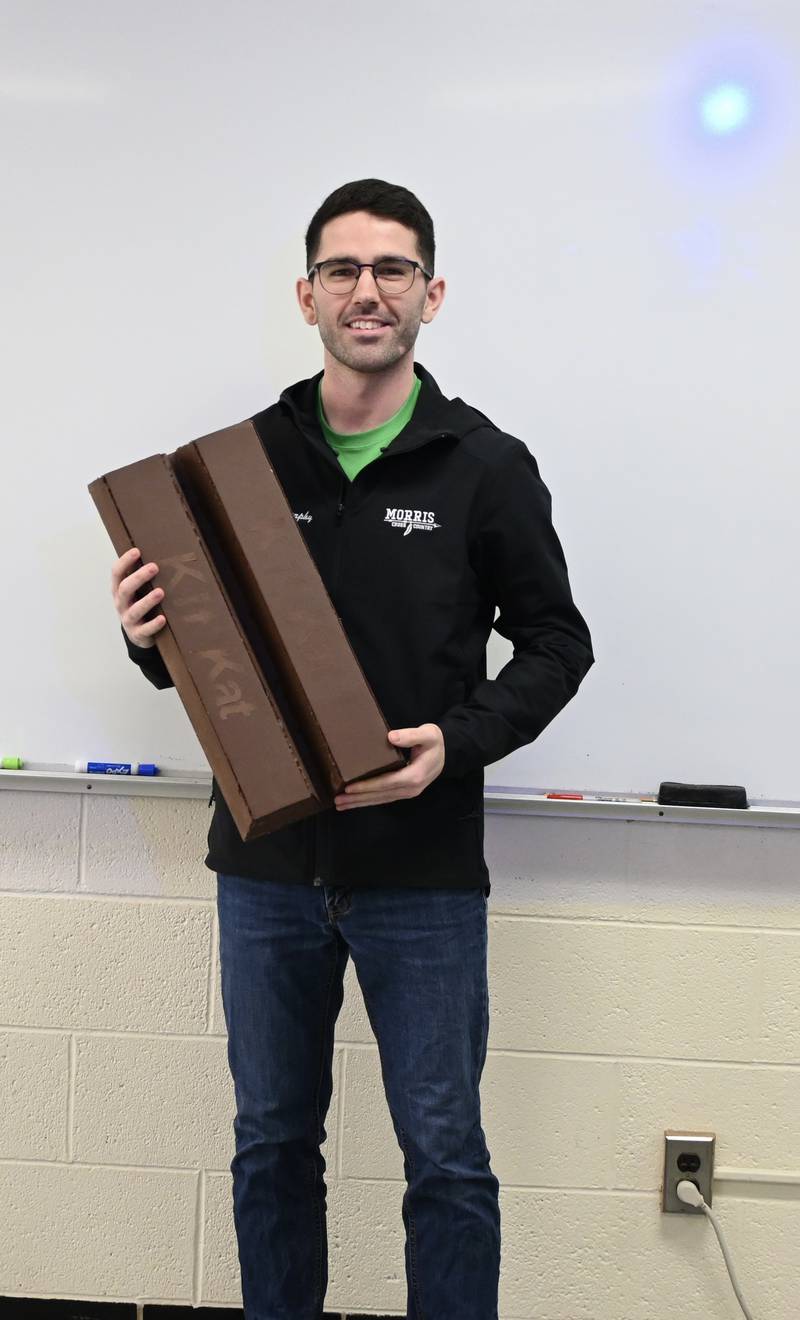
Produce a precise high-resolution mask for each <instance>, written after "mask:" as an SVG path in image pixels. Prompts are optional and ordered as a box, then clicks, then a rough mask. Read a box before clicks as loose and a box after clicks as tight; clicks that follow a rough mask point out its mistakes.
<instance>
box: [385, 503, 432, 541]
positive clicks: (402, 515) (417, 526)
mask: <svg viewBox="0 0 800 1320" xmlns="http://www.w3.org/2000/svg"><path fill="white" fill-rule="evenodd" d="M435 519H436V515H435V514H434V513H432V512H429V511H426V510H425V509H387V510H386V517H385V518H384V520H383V521H384V522H388V523H391V525H392V527H404V528H405V531H404V532H403V536H408V534H409V532H432V531H434V530H435V529H436V528H437V527H441V525H442V524H441V523H437V522H436V521H435Z"/></svg>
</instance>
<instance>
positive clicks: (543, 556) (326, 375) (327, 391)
mask: <svg viewBox="0 0 800 1320" xmlns="http://www.w3.org/2000/svg"><path fill="white" fill-rule="evenodd" d="M306 256H307V266H306V270H307V272H308V274H307V277H306V278H302V279H299V280H298V281H297V299H298V303H299V305H300V310H301V312H302V314H303V317H304V318H305V320H306V323H307V324H308V325H316V326H317V327H318V329H319V333H320V338H321V339H322V343H323V346H324V369H323V370H322V371H321V372H319V373H318V374H317V375H316V376H313V377H312V378H311V379H310V380H304V381H299V382H298V383H296V384H295V385H292V386H290V387H289V388H288V389H286V390H284V392H283V393H282V394H281V396H280V400H279V401H278V402H277V403H275V404H273V405H272V406H270V407H269V408H267V409H265V410H264V411H263V412H261V413H258V414H257V415H256V416H255V417H254V418H253V419H252V420H253V422H254V424H255V426H256V429H257V430H258V432H259V435H260V436H261V439H262V442H263V444H264V446H265V449H266V451H267V453H268V455H269V458H270V461H271V463H272V465H273V467H274V468H275V471H276V473H277V475H278V477H279V479H280V481H281V483H282V485H283V488H284V491H285V492H286V496H287V499H288V500H289V503H290V505H291V507H292V509H293V511H294V514H295V517H296V519H297V520H298V526H299V527H300V529H301V531H302V532H303V535H304V537H305V539H306V542H307V544H308V547H309V550H310V552H311V554H312V555H313V557H314V559H315V561H316V564H317V566H318V568H319V571H320V573H321V575H322V578H323V580H324V582H325V585H326V587H327V589H328V592H329V594H330V596H331V599H332V601H333V604H334V606H335V608H336V610H337V613H338V614H339V616H340V618H341V620H342V623H343V626H344V628H345V631H346V633H347V635H348V637H349V639H350V642H351V644H352V646H353V649H354V651H355V653H356V655H357V657H358V659H359V661H360V663H361V666H362V668H363V670H364V672H365V674H366V677H367V679H368V681H369V683H370V685H371V687H372V689H373V691H374V693H375V695H376V697H377V700H378V702H379V704H380V706H381V708H382V710H383V712H384V714H385V716H386V718H387V721H388V723H389V725H390V729H391V732H390V733H389V735H388V736H389V738H390V739H391V741H392V742H393V743H394V745H395V746H397V747H400V748H405V749H406V751H407V755H408V762H407V764H406V766H405V767H404V768H402V769H400V770H397V771H393V772H392V773H390V774H384V775H380V776H377V777H375V778H372V779H369V780H365V781H363V782H360V783H354V784H351V785H349V787H348V788H347V789H346V791H345V792H344V793H342V794H340V795H339V796H338V797H337V798H336V801H335V805H334V807H333V808H331V809H330V810H327V811H324V812H322V813H319V814H318V815H316V816H315V817H312V818H311V819H310V820H303V821H300V822H298V823H296V824H294V825H290V826H289V827H287V828H284V829H281V830H278V831H276V832H275V833H273V834H270V835H268V836H266V837H265V838H262V839H258V840H254V841H253V842H251V843H248V844H244V843H242V841H241V838H240V837H239V835H238V832H237V830H236V828H235V826H234V824H233V821H232V819H231V816H230V813H229V811H228V809H227V806H226V804H225V802H224V800H223V799H222V797H221V795H220V794H219V793H218V792H217V791H216V788H214V789H212V798H213V800H214V802H215V812H214V816H213V820H212V824H211V828H210V831H209V851H208V855H207V857H206V865H207V866H209V867H210V868H211V869H212V870H214V871H215V872H216V874H217V909H218V913H219V923H220V959H221V971H222V994H223V1004H224V1009H225V1018H226V1023H227V1028H228V1059H229V1064H230V1068H231V1073H232V1076H233V1079H234V1084H235V1091H236V1106H237V1112H236V1118H235V1121H234V1132H235V1137H236V1154H235V1156H234V1159H233V1161H232V1163H231V1171H232V1174H233V1208H234V1220H235V1226H236V1233H237V1238H238V1247H239V1261H240V1265H241V1276H242V1293H243V1299H244V1306H245V1316H246V1320H279V1318H280V1320H288V1318H289V1317H291V1320H318V1317H319V1316H320V1315H321V1313H322V1307H323V1302H324V1296H325V1289H326V1286H327V1278H328V1274H327V1237H326V1189H325V1182H324V1176H323V1175H324V1171H325V1161H324V1159H323V1157H322V1155H321V1153H320V1149H319V1147H320V1144H321V1142H322V1141H323V1140H324V1139H325V1135H326V1134H325V1128H324V1120H325V1117H326V1114H327V1110H328V1105H329V1101H330V1098H331V1090H332V1080H331V1060H332V1054H333V1038H334V1023H335V1021H336V1016H337V1013H338V1011H339V1008H340V1006H341V1002H342V978H343V974H344V971H345V966H346V963H347V959H348V957H350V956H352V958H353V961H354V964H355V970H356V973H357V976H358V980H359V983H360V986H361V990H362V992H363V996H364V1002H365V1005H366V1009H367V1012H368V1014H369V1018H370V1022H371V1024H372V1028H373V1030H374V1032H375V1036H376V1039H377V1042H378V1048H379V1053H380V1062H381V1068H382V1074H383V1082H384V1087H385V1091H386V1097H387V1101H388V1104H389V1109H390V1113H391V1117H392V1121H393V1124H394V1128H395V1132H396V1135H397V1140H398V1143H399V1145H400V1148H401V1150H402V1152H403V1156H404V1164H405V1174H406V1181H407V1187H406V1192H405V1196H404V1199H403V1222H404V1225H405V1232H406V1240H405V1265H406V1278H407V1285H408V1312H407V1313H408V1317H409V1320H495V1318H496V1316H497V1284H498V1274H499V1263H500V1215H499V1207H498V1183H497V1179H496V1178H495V1176H494V1174H493V1173H492V1171H491V1168H490V1164H489V1152H488V1151H487V1148H486V1142H485V1138H484V1133H483V1129H482V1127H481V1119H480V1100H479V1089H478V1088H479V1081H480V1076H481V1072H482V1069H483V1064H484V1060H485V1056H486V1040H487V1030H488V994H487V978H486V927H487V896H488V894H489V890H490V884H489V878H488V872H487V869H486V864H485V861H484V857H483V768H484V766H486V765H488V764H490V763H492V762H494V761H497V760H499V759H500V758H501V757H502V756H505V755H506V754H507V753H509V752H511V751H513V750H514V749H515V748H517V747H521V746H522V745H523V744H525V743H528V742H530V741H532V740H533V739H534V738H536V737H537V736H538V734H539V733H540V732H541V730H542V729H543V728H544V727H545V725H547V724H548V723H549V722H550V720H551V719H552V718H553V717H554V716H555V715H556V714H557V713H558V711H559V710H560V709H561V708H562V707H563V706H564V705H565V704H566V703H567V701H569V700H570V698H571V697H572V696H573V695H574V693H575V692H576V691H577V688H578V686H579V684H580V682H581V680H582V679H583V677H584V675H585V674H586V672H587V671H588V669H589V668H590V666H591V664H592V663H593V656H592V650H591V642H590V638H589V633H588V630H587V628H586V624H585V623H584V620H583V618H582V617H581V615H580V614H579V612H578V610H577V609H576V607H575V605H574V604H573V601H572V595H571V592H570V587H569V582H568V578H567V570H566V565H565V562H564V557H563V554H562V551H561V546H560V544H559V541H558V538H557V536H556V534H555V532H554V530H553V527H552V524H551V521H550V497H549V494H548V491H547V489H546V487H545V486H544V485H543V483H542V481H541V480H540V478H539V474H538V469H537V466H536V463H535V460H534V459H533V457H532V456H531V454H530V452H529V451H528V449H527V448H526V446H525V445H524V444H523V442H522V441H520V440H517V439H515V438H513V437H512V436H509V435H507V434H505V433H504V432H502V431H500V430H499V429H498V428H497V427H496V426H495V425H494V424H493V423H492V422H490V421H489V420H488V418H486V417H485V416H484V415H483V414H482V413H480V412H478V411H477V410H476V409H475V408H473V407H470V406H468V405H467V404H466V403H464V402H463V401H462V400H461V399H458V398H457V399H453V400H450V399H447V398H445V397H444V395H443V394H442V393H441V391H440V390H439V388H438V386H437V384H436V382H435V380H434V379H433V377H432V376H431V375H430V374H429V373H428V372H427V371H426V370H425V368H424V367H422V366H421V365H420V364H419V363H415V362H414V357H413V352H414V344H415V342H416V339H417V335H418V333H419V328H420V324H422V323H425V324H428V323H430V322H431V321H432V320H433V318H434V317H435V316H436V315H437V313H438V311H439V309H440V307H441V305H442V301H443V299H444V293H445V282H444V280H443V279H442V278H441V277H435V276H434V273H433V270H434V234H433V224H432V222H431V218H430V216H429V214H428V212H427V211H426V210H425V208H424V207H423V206H422V204H421V203H420V202H419V201H418V199H417V198H416V197H415V196H414V195H413V194H412V193H410V192H408V191H407V190H406V189H405V188H401V187H397V186H394V185H391V184H388V183H385V182H384V181H382V180H379V179H363V180H359V181H357V182H354V183H350V184H346V185H344V186H343V187H341V188H339V189H337V190H336V191H335V192H334V193H332V194H331V195H330V196H329V197H328V198H327V199H326V201H325V202H323V204H322V206H321V207H320V208H319V210H318V211H317V213H316V215H315V216H314V218H313V219H312V221H311V224H310V226H309V229H308V231H307V234H306ZM138 558H139V553H138V550H131V551H129V552H128V554H127V555H123V556H122V557H121V559H119V560H118V562H117V564H116V565H115V567H114V570H113V591H114V597H115V602H116V607H117V611H118V613H119V616H120V619H121V622H122V626H123V630H124V632H125V635H126V638H127V643H128V650H129V653H130V656H131V658H132V659H133V660H134V661H135V662H136V663H137V664H138V665H140V667H141V669H142V670H143V672H144V673H145V675H146V676H147V677H148V678H149V679H150V680H151V682H153V683H154V684H155V685H156V687H167V686H169V685H170V679H169V675H168V673H167V670H166V668H165V666H164V664H163V662H162V661H161V659H160V656H159V654H158V652H157V651H156V650H154V649H153V647H154V641H155V638H156V636H157V634H158V632H159V630H160V629H161V628H162V627H163V626H164V622H165V616H164V615H163V614H160V613H157V610H158V609H159V608H160V607H161V606H162V604H163V606H164V608H165V609H167V610H168V608H169V602H168V601H166V602H165V601H164V593H163V591H161V590H160V589H159V588H156V589H155V590H151V591H150V592H148V593H146V594H144V596H143V598H142V599H140V600H136V599H135V594H134V593H135V592H136V591H137V590H138V589H139V588H141V587H144V586H146V584H148V583H149V582H150V580H151V579H152V577H153V576H154V574H155V572H156V571H157V566H156V565H155V564H145V565H143V566H142V567H140V568H138V569H135V564H136V562H137V560H138ZM134 569H135V571H133V570H134ZM496 607H499V610H500V615H499V618H498V619H497V622H496V623H495V624H494V626H495V627H496V628H497V630H498V631H499V632H500V633H502V634H503V636H505V637H508V638H510V639H511V641H512V642H513V644H514V655H513V658H512V659H511V660H510V661H509V663H508V664H507V665H506V666H505V667H504V668H503V670H502V671H501V673H500V674H499V675H498V676H497V678H496V679H494V680H491V681H487V679H486V642H487V639H488V637H489V634H490V632H491V629H492V626H493V620H494V616H495V611H496ZM154 608H155V610H156V613H155V614H154V613H153V611H154ZM268 769H269V767H267V766H265V772H267V773H268ZM364 1246H365V1249H366V1248H368V1243H364Z"/></svg>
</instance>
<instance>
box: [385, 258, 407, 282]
mask: <svg viewBox="0 0 800 1320" xmlns="http://www.w3.org/2000/svg"><path fill="white" fill-rule="evenodd" d="M407 273H408V271H407V269H406V267H405V266H398V265H397V264H396V263H395V262H392V263H391V264H387V265H385V266H379V267H378V274H379V275H386V276H388V278H389V279H398V278H400V277H401V276H403V275H407Z"/></svg>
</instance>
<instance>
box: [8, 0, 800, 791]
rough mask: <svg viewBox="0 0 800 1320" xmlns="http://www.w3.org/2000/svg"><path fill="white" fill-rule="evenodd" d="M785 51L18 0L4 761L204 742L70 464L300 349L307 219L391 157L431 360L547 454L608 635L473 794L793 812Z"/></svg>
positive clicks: (790, 92) (797, 68) (242, 393)
mask: <svg viewBox="0 0 800 1320" xmlns="http://www.w3.org/2000/svg"><path fill="white" fill-rule="evenodd" d="M799 75H800V11H798V10H797V7H796V6H792V5H790V4H789V3H785V4H783V3H781V4H778V3H769V2H768V0H758V3H755V0H753V2H752V3H734V2H733V0H730V3H718V4H714V5H709V4H705V3H688V2H687V0H663V3H648V4H643V3H641V0H639V2H638V3H634V2H633V0H627V2H626V0H608V2H607V3H605V4H603V5H597V4H596V3H593V0H559V3H558V4H552V3H544V2H542V3H538V4H531V3H529V2H526V3H516V2H510V0H505V2H504V0H499V2H498V3H497V4H495V5H492V6H491V7H484V6H481V5H478V4H474V3H466V4H465V3H463V0H459V2H458V3H456V0H446V3H442V4H439V5H435V6H430V5H424V4H422V3H418V2H417V0H410V2H409V3H408V4H406V5H405V6H403V8H402V11H401V12H400V13H399V14H398V15H397V17H395V16H394V15H393V13H392V12H390V11H384V10H381V9H380V8H376V7H375V6H373V5H367V4H364V3H360V2H356V3H351V4H348V5H347V6H345V8H344V10H343V11H341V13H340V14H337V12H336V11H334V10H331V9H330V7H329V6H327V5H322V4H320V3H308V4H305V5H302V6H283V5H281V6H276V5H270V4H265V3H261V2H259V0H238V2H236V3H229V4H226V5H224V6H223V5H219V4H212V3H208V2H206V3H192V4H167V5H164V4H163V3H158V4H156V3H153V2H152V0H145V3H137V5H135V6H134V5H129V6H125V5H121V4H114V5H108V4H106V3H102V2H101V0H97V2H96V3H89V2H87V0H75V3H73V4H71V5H69V6H64V5H62V4H60V3H57V0H49V2H40V3H38V4H36V5H35V6H32V5H30V4H28V3H27V2H25V3H23V2H22V0H16V3H15V2H14V0H6V4H5V5H4V33H3V51H2V57H1V59H0V124H2V155H3V161H4V176H5V178H4V183H5V186H4V204H3V208H2V219H1V220H0V224H2V226H3V242H2V247H1V248H0V263H2V289H3V297H2V313H0V315H1V316H2V331H0V333H2V342H1V343H0V348H2V353H1V354H0V361H1V362H2V374H3V382H2V422H3V424H2V437H3V439H2V443H3V474H4V479H3V486H2V489H3V494H2V527H3V538H4V547H5V565H6V567H5V572H4V573H3V574H2V576H1V577H0V583H1V585H0V600H1V601H2V618H3V623H4V633H5V636H4V647H3V668H4V673H5V676H6V681H5V683H4V685H3V692H4V698H3V707H2V711H0V741H1V743H2V745H1V746H0V754H3V755H19V756H22V757H24V758H26V760H27V761H29V762H38V763H41V764H48V765H70V764H71V763H72V762H73V761H75V760H76V759H81V758H90V757H91V758H107V759H111V758H114V759H125V760H144V761H151V760H152V761H156V762H157V763H159V764H160V765H161V766H162V767H163V768H164V769H165V770H171V771H173V772H180V771H183V770H187V771H189V770H198V769H203V768H204V767H206V761H205V757H204V756H203V753H202V751H201V749H200V747H199V744H198V743H197V741H196V739H195V736H194V734H193V732H192V731H191V728H190V726H189V723H188V719H187V717H186V715H185V713H184V711H183V708H182V706H181V704H180V702H179V700H178V698H177V696H176V694H175V693H174V692H172V691H170V692H160V693H159V692H157V691H156V690H155V689H153V688H152V687H151V686H150V685H149V684H148V683H147V682H145V681H144V680H143V679H142V677H141V675H140V674H139V673H138V672H137V670H136V668H135V667H134V666H133V665H132V664H131V663H130V662H129V661H128V659H127V657H126V654H125V651H124V647H123V644H122V638H121V635H120V632H119V626H118V621H117V618H116V614H115V613H114V611H113V607H112V604H111V597H110V585H109V578H110V567H111V562H112V560H113V557H114V556H113V552H112V549H111V544H110V541H109V540H108V537H107V535H106V533H105V531H104V529H103V527H102V525H101V523H100V520H99V518H98V516H97V514H96V512H95V509H94V506H93V505H92V503H91V500H90V497H89V495H88V492H87V490H86V487H87V485H88V483H89V482H90V481H92V480H93V479H94V478H95V477H97V476H99V475H100V474H101V473H103V472H106V471H108V470H110V469H112V468H115V467H118V466H121V465H122V464H125V463H128V462H133V461H134V460H136V459H138V458H141V457H143V456H145V455H147V454H151V453H157V452H161V451H165V450H172V449H174V448H175V447H176V446H177V445H179V444H182V443H185V442H186V441H188V440H190V439H192V438H194V437H196V436H199V435H203V434H207V433H209V432H211V431H213V430H215V429H217V428H220V427H222V426H225V425H228V424H230V423H232V422H235V421H238V420H241V419H243V418H245V417H248V416H251V415H252V414H253V413H254V412H256V411H258V410H259V409H261V408H264V407H266V406H267V405H268V404H269V403H271V402H272V401H274V400H275V399H276V398H277V396H278V394H279V393H280V391H281V390H282V389H283V388H284V387H285V386H286V385H288V384H290V383H292V382H294V381H296V380H299V379H302V378H304V377H307V376H310V375H312V374H313V373H314V372H316V371H318V370H320V368H321V366H322V346H321V343H320V340H319V337H318V332H317V330H316V329H315V328H310V327H307V326H306V325H305V323H304V322H303V320H302V317H301V315H300V312H299V309H298V307H297V304H296V300H295V293H294V286H295V280H296V278H297V277H298V276H299V275H302V274H304V271H305V267H304V248H303V235H304V232H305V228H306V226H307V224H308V222H309V220H310V218H311V216H312V214H313V212H314V211H315V210H316V208H317V206H318V205H319V204H320V203H321V202H322V200H323V199H324V198H325V197H326V196H327V195H328V193H329V192H331V191H332V190H333V189H334V188H336V187H338V186H339V185H340V184H342V183H344V182H346V181H348V180H351V179H357V178H364V177H370V176H377V177H379V178H384V179H388V180H390V181H391V182H395V183H402V184H403V185H404V186H406V187H408V188H410V189H411V190H412V191H413V192H415V193H416V194H417V196H418V197H419V198H420V199H421V201H422V202H423V203H424V205H425V206H426V207H427V208H428V210H429V211H430V212H431V215H432V217H433V220H434V225H435V230H436V239H437V260H436V273H437V274H438V275H443V276H444V277H445V279H446V281H447V291H446V296H445V301H444V304H443V306H442V308H441V311H440V312H439V315H438V316H437V317H436V319H435V321H434V322H433V323H432V324H431V325H429V326H422V327H421V330H420V335H419V338H418V340H417V345H416V357H417V359H418V360H419V361H420V362H422V363H423V365H424V366H425V367H427V369H428V370H429V371H431V372H432V373H433V375H434V377H435V378H436V379H437V381H438V383H439V385H440V387H441V389H442V390H443V391H444V393H445V394H447V395H449V396H451V397H452V396H456V395H458V396H460V397H462V398H464V399H465V400H466V401H467V402H468V403H471V404H473V405H474V406H476V407H477V408H479V409H480V410H481V411H482V412H484V413H486V414H487V415H488V416H489V417H490V418H491V419H492V420H493V421H494V422H495V423H496V424H497V425H498V426H500V427H501V428H502V429H504V430H506V431H509V432H511V433H512V434H514V435H517V436H519V437H521V438H522V439H523V440H524V441H525V442H526V443H527V444H528V445H529V447H530V448H531V450H532V452H533V453H534V454H535V455H536V457H537V460H538V462H539V465H540V469H541V472H542V476H543V478H544V480H545V482H546V483H547V485H548V486H549V488H550V490H551V492H552V495H553V516H554V522H555V525H556V529H557V531H558V533H559V535H560V537H561V540H562V542H563V545H564V548H565V553H566V557H567V562H568V565H569V569H570V578H571V582H572V586H573V591H574V595H575V598H576V601H577V603H578V605H579V607H580V608H581V610H582V611H583V613H584V614H585V616H586V618H587V621H588V623H589V625H590V628H591V631H592V636H593V641H594V646H595V651H596V655H597V664H596V666H595V668H594V669H593V670H592V671H591V673H590V674H589V676H588V678H587V679H586V681H585V683H584V685H583V687H582V688H581V690H580V692H579V694H578V696H577V697H576V698H575V700H574V701H573V702H572V703H571V705H570V706H569V707H567V709H566V710H565V711H564V712H563V713H562V714H561V715H560V716H559V717H558V718H557V719H556V720H555V721H554V723H553V724H552V725H551V726H550V727H549V728H548V729H547V730H546V731H545V732H544V733H543V734H542V736H541V737H540V738H539V739H538V740H537V741H536V742H535V743H533V744H532V745H530V746H528V747H525V748H522V749H520V750H519V751H518V752H516V753H514V754H513V755H512V756H510V757H507V758H506V759H505V760H504V761H502V762H500V763H499V764H497V765H495V766H492V767H490V768H489V769H488V770H487V775H486V780H487V784H493V785H508V786H522V787H528V788H530V789H533V790H535V789H547V788H561V789H569V788H572V789H575V790H586V791H591V790H596V791H602V790H608V791H614V790H619V791H637V790H641V791H652V790H653V789H654V788H656V787H657V785H658V783H659V782H660V781H661V780H662V779H684V780H698V781H715V782H726V783H742V784H744V785H745V786H746V787H747V789H748V792H749V794H750V796H751V798H753V797H762V798H766V799H773V800H789V801H792V800H800V757H798V755H797V751H796V748H797V744H798V713H797V712H798V702H797V698H796V695H795V687H796V678H797V665H798V656H799V655H800V612H799V611H798V609H797V604H796V595H797V584H798V581H800V550H799V549H798V544H799V540H798V531H797V529H798V515H797V512H796V505H797V490H798V478H800V445H799V443H798V438H799V436H800V431H799V429H798V395H799V393H800V391H798V380H797V378H798V367H797V317H798V307H799V306H800V298H799V297H798V293H799V292H800V290H798V282H799V281H798V275H799V274H800V257H799V256H798V235H799V234H800V206H799V205H798V203H799V202H800V194H799V189H800V183H799V181H798V170H797V152H798V142H799V133H798V107H797V96H796V88H797V86H798V85H800V80H799ZM731 80H732V81H733V82H734V83H735V84H736V85H737V86H739V87H740V88H742V87H743V88H745V90H746V92H747V95H748V97H749V98H750V100H749V119H748V120H747V122H746V124H745V125H744V127H740V128H738V129H737V130H736V131H725V132H721V133H720V132H717V133H712V132H710V131H709V129H708V127H707V125H705V124H704V122H703V120H702V117H701V113H700V107H701V106H702V107H705V104H706V103H705V101H704V100H703V98H704V96H705V95H706V92H707V90H708V88H709V87H712V86H718V85H719V84H720V83H725V82H726V81H728V82H730V81H731ZM509 654H510V648H509V647H508V644H507V643H505V642H504V641H503V639H501V638H499V637H497V636H496V635H494V636H493V639H492V642H491V644H490V648H489V666H490V674H493V673H496V671H497V669H498V668H499V667H500V666H501V665H502V664H503V663H505V661H506V660H507V658H508V656H509Z"/></svg>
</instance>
